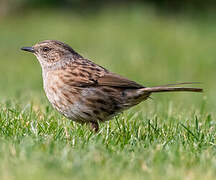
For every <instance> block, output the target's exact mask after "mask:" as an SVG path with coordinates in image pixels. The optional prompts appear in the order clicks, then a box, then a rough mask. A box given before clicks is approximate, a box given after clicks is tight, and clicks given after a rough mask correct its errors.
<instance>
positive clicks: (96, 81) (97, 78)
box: [64, 59, 143, 88]
mask: <svg viewBox="0 0 216 180" xmlns="http://www.w3.org/2000/svg"><path fill="white" fill-rule="evenodd" d="M81 60H82V61H81ZM81 60H80V61H78V62H76V63H73V65H72V67H70V68H68V69H67V70H66V72H67V73H66V74H67V75H66V74H65V70H64V78H66V77H68V78H69V81H70V85H71V86H77V87H90V86H110V87H119V88H143V86H142V85H140V84H138V83H136V82H134V81H131V80H129V79H127V78H124V77H122V76H120V75H118V74H115V73H111V72H109V71H107V70H106V69H104V68H103V67H101V66H98V65H97V64H94V63H92V62H90V61H88V60H86V59H81Z"/></svg>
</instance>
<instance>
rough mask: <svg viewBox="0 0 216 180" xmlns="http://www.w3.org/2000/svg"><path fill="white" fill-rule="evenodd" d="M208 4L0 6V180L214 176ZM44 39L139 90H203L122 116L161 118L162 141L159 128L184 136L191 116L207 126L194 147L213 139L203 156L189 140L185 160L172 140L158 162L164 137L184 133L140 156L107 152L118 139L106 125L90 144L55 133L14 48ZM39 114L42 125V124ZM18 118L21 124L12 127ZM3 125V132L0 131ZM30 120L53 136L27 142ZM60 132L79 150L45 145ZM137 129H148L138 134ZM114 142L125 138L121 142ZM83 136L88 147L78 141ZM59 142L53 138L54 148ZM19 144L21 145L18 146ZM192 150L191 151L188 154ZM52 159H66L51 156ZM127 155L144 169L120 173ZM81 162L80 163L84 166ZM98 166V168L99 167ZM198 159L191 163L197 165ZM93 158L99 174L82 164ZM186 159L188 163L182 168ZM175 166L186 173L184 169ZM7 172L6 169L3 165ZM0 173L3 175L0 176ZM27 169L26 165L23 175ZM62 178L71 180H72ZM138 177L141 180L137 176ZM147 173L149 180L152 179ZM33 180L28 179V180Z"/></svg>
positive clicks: (32, 2) (121, 148)
mask: <svg viewBox="0 0 216 180" xmlns="http://www.w3.org/2000/svg"><path fill="white" fill-rule="evenodd" d="M215 4H216V2H215V1H213V0H206V1H201V0H191V1H187V0H182V1H177V0H173V1H168V0H163V1H162V0H161V1H157V0H146V1H142V0H137V1H123V0H122V1H118V2H116V1H114V0H113V1H99V0H94V1H90V0H74V1H73V0H62V1H57V0H43V1H42V0H38V1H37V0H1V1H0V37H1V41H0V72H1V76H0V106H1V113H0V122H1V124H0V125H1V133H0V134H1V136H0V161H1V162H2V163H1V164H3V165H2V166H1V167H0V172H2V174H3V175H2V176H0V177H2V178H1V179H16V177H19V179H22V177H23V175H24V174H25V169H26V168H28V167H31V168H32V170H31V172H29V173H27V175H28V176H27V177H29V178H31V179H38V178H39V179H43V178H45V179H47V178H49V177H52V178H54V179H55V178H56V179H59V178H66V179H67V178H70V177H73V173H75V175H74V177H77V178H78V177H81V178H84V177H85V178H86V177H89V178H90V179H94V175H95V174H94V172H95V171H97V172H98V173H96V175H97V178H100V177H101V176H104V178H105V179H110V177H113V178H114V179H130V178H132V177H133V176H135V177H136V178H137V179H140V178H141V177H142V176H143V175H146V174H147V175H146V177H153V178H158V177H160V178H162V177H163V178H164V179H169V177H171V179H172V178H175V175H176V176H178V178H176V179H181V178H186V177H189V179H197V178H200V179H203V178H204V177H205V172H207V169H208V170H209V171H208V177H209V179H211V178H212V179H214V177H215V176H214V175H215V167H216V166H215V162H216V161H215V156H213V155H215V134H214V132H215V108H216V96H215V91H216V83H215V77H216V71H215V69H216V50H215V47H216V46H215V42H216V23H215V17H216V16H215V8H214V6H215ZM46 39H55V40H59V41H63V42H65V43H67V44H69V45H70V46H72V47H73V48H74V49H75V50H76V51H77V52H79V53H80V54H81V55H83V56H84V57H86V58H88V59H91V60H92V61H94V62H95V63H97V64H100V65H102V66H104V67H106V68H107V69H109V70H111V71H113V72H115V73H118V74H121V75H123V76H126V77H128V78H129V79H132V80H135V81H137V82H139V83H141V84H143V85H145V86H156V85H163V84H169V83H176V82H188V81H189V82H202V84H200V85H199V84H198V85H197V86H199V87H203V88H204V93H203V94H192V93H165V94H157V95H153V100H149V101H147V102H144V103H142V104H140V105H139V106H137V107H135V108H132V109H131V110H129V111H128V113H135V112H140V113H142V114H145V117H155V114H157V115H159V117H161V119H160V120H159V124H160V125H161V132H164V131H165V132H166V130H167V129H169V127H171V128H172V127H175V126H176V125H177V126H178V123H181V122H183V123H187V124H188V126H189V127H190V126H191V127H193V118H192V120H191V117H194V116H193V115H194V114H197V115H198V117H200V118H201V119H200V121H201V122H200V124H201V125H202V124H205V122H206V121H207V120H208V122H209V123H210V125H209V126H208V127H206V129H205V130H203V132H206V134H204V137H210V136H207V132H208V133H213V135H212V136H211V138H212V139H211V138H209V142H208V141H207V140H206V144H205V146H197V144H196V138H195V140H191V139H190V138H189V140H188V141H189V142H190V143H188V144H190V148H191V149H192V150H191V149H190V148H189V151H188V146H187V147H185V146H184V145H182V144H180V143H179V141H180V140H179V141H178V140H176V139H175V138H174V140H173V141H174V144H175V143H176V144H175V145H176V146H171V147H169V146H168V147H169V148H167V149H166V151H167V154H166V156H165V155H164V154H163V148H162V149H160V147H162V146H160V144H166V143H167V142H166V140H167V139H168V137H171V136H174V137H176V136H175V135H173V134H175V133H176V134H181V133H184V129H183V130H181V132H180V133H179V132H177V131H175V132H174V130H173V131H172V133H173V134H172V135H171V134H168V136H162V135H161V136H158V137H156V138H155V141H154V143H152V141H151V142H150V139H151V136H147V140H146V141H148V140H149V141H148V142H149V143H150V144H149V145H146V146H145V143H146V142H145V141H144V142H143V141H142V139H141V140H140V139H138V141H139V142H140V143H141V145H139V146H137V145H134V144H133V142H131V144H127V143H125V142H124V143H123V142H122V143H120V142H121V140H119V141H118V142H116V144H115V143H113V142H114V139H115V138H117V137H120V135H119V134H118V133H119V132H118V128H117V124H116V123H115V121H112V122H111V124H108V123H107V124H104V125H101V126H102V129H103V131H102V133H101V134H102V135H101V134H99V135H98V136H96V137H95V136H93V139H92V135H89V134H90V132H88V131H87V132H85V131H84V130H86V129H88V128H87V127H84V128H83V129H81V130H80V128H81V127H79V126H78V127H77V126H76V125H73V124H72V125H71V124H67V123H68V120H63V124H61V123H60V124H58V123H59V122H60V121H61V120H62V116H60V115H58V113H54V112H53V110H52V108H51V107H50V105H49V103H48V101H47V99H46V97H45V95H44V92H43V87H42V77H41V69H40V66H39V63H38V62H37V59H36V58H35V57H34V56H33V55H32V54H30V53H25V52H22V51H21V50H20V48H21V47H23V46H31V45H33V44H35V43H37V42H39V41H43V40H46ZM28 105H29V106H28ZM30 106H32V109H33V110H32V111H33V115H28V114H26V112H25V110H26V108H27V109H28V108H30ZM16 110H17V111H16ZM32 111H31V112H32ZM23 112H24V114H23V115H22V113H23ZM8 113H9V114H10V113H14V115H12V116H9V115H8ZM41 113H42V114H41ZM46 113H47V114H51V115H46ZM53 113H54V114H53ZM170 114H171V115H170ZM126 115H127V114H126ZM23 116H24V117H26V118H23V119H22V118H21V117H23ZM10 117H11V124H10V123H9V124H7V123H6V122H8V121H10ZM27 117H28V118H29V120H27ZM126 117H127V116H126ZM128 117H129V116H128ZM137 117H138V116H137ZM142 117H144V116H142ZM168 117H172V118H168ZM177 117H180V118H179V119H178V118H177ZM206 117H207V118H206ZM40 118H42V119H43V118H44V120H45V121H44V122H40V123H42V125H44V124H43V123H47V124H48V125H47V126H49V120H50V124H52V123H54V124H55V125H54V126H53V127H55V128H56V129H57V131H54V130H50V131H46V132H44V133H42V134H40V138H38V136H35V135H34V128H33V126H32V124H31V123H33V125H34V122H35V121H37V119H40ZM47 119H49V120H47ZM129 119H130V118H129ZM173 119H174V120H176V122H175V121H174V120H173ZM46 120H47V122H46ZM17 121H18V122H19V121H20V123H21V125H20V126H17V129H16V130H14V129H15V128H12V129H11V131H9V130H8V129H7V128H6V127H7V126H12V125H14V122H17ZM65 122H67V123H65ZM129 122H130V124H131V123H132V122H133V123H134V121H129ZM145 122H147V119H145V118H144V119H142V118H137V121H136V123H141V124H142V123H145ZM22 123H23V124H22ZM163 123H165V125H164V124H163ZM166 123H167V124H166ZM172 123H174V124H172ZM6 124H7V125H6ZM65 124H66V125H65ZM130 124H128V128H130ZM142 125H143V124H142ZM166 125H167V126H166ZM14 126H15V125H14ZM65 126H66V128H68V129H69V131H70V133H71V137H73V136H74V137H76V136H78V137H77V138H78V140H77V141H78V142H80V141H81V142H86V143H83V144H85V145H83V146H81V145H77V146H74V145H73V142H72V141H70V140H68V141H65V140H64V139H63V140H62V139H61V138H56V139H55V138H54V139H52V137H53V136H54V135H56V133H57V132H59V133H60V134H61V133H62V131H60V128H58V127H62V128H63V129H64V128H65ZM109 126H113V127H112V129H114V127H116V129H115V132H112V133H111V135H110V138H111V137H113V141H112V140H109V138H108V137H107V136H105V133H108V129H109V128H108V127H109ZM139 126H141V125H139ZM15 127H16V126H15ZM18 127H19V128H18ZM164 127H166V128H167V129H166V128H165V129H164ZM196 127H198V125H197V126H196ZM210 127H211V128H210ZM77 128H78V130H77ZM143 128H146V129H148V128H147V125H146V126H143ZM74 129H75V130H77V132H78V133H77V135H76V132H75V131H73V130H74ZM177 129H178V128H177ZM58 130H59V131H58ZM139 130H140V129H139ZM134 131H135V130H134ZM63 132H64V131H63ZM126 132H127V131H126ZM146 132H147V130H146V131H144V134H145V133H146ZM169 132H171V131H169ZM115 133H117V134H115ZM121 133H122V132H120V134H121ZM128 133H129V134H130V133H131V134H130V137H135V135H134V134H133V131H132V132H131V131H129V132H128ZM53 134H54V135H53ZM123 134H124V135H125V137H126V134H125V133H123ZM87 135H89V137H91V138H86V137H87ZM127 135H128V134H127ZM169 135H170V136H169ZM187 135H188V137H189V136H190V133H185V136H182V138H184V139H187ZM56 136H57V135H56ZM65 136H66V135H65V134H62V138H63V137H65ZM26 137H28V138H30V139H27V140H26V139H25V138H26ZM47 137H49V138H50V139H49V138H48V139H47ZM127 137H129V135H128V136H127ZM152 137H154V135H152ZM94 138H95V139H94ZM121 138H122V139H124V136H123V135H122V137H121ZM157 138H158V139H157ZM160 138H161V139H160ZM89 139H90V140H89ZM107 139H108V140H107ZM132 139H133V138H132ZM210 139H211V140H210ZM170 141H171V140H170ZM5 142H6V143H5ZM41 142H43V143H44V144H43V143H41ZM62 142H63V144H62ZM210 142H211V143H210ZM28 143H30V145H29V144H28ZM142 143H144V145H143V146H145V147H144V152H145V154H143V156H141V154H142V153H141V152H142V150H140V147H141V146H142ZM5 144H6V145H5ZM41 144H42V145H41ZM135 144H136V143H135ZM138 144H139V143H138ZM152 144H153V145H152ZM186 144H187V143H186ZM55 145H56V146H55ZM93 145H95V146H96V147H97V145H98V146H99V147H101V148H102V149H100V148H99V149H98V148H96V147H95V146H93ZM109 145H110V146H111V148H109V149H108V150H107V149H106V147H107V146H109ZM179 146H180V147H179ZM92 147H93V148H92ZM173 147H174V148H173ZM196 147H201V148H200V149H199V148H197V149H196ZM64 148H65V149H64ZM142 148H143V147H142ZM145 148H146V149H145ZM193 148H194V149H195V150H194V149H193ZM62 149H64V150H65V151H66V152H65V151H62V152H61V150H62ZM179 149H180V150H179ZM139 150H140V151H139ZM190 150H191V151H190ZM70 151H72V152H70ZM91 151H92V152H91ZM179 151H180V153H179ZM53 152H54V153H53ZM63 152H65V153H66V155H65V154H63V155H62V156H61V159H58V158H60V157H59V156H58V155H59V154H60V153H63ZM89 152H91V153H93V155H92V154H89ZM111 152H112V153H111ZM115 152H116V156H115V155H114V154H115ZM131 152H135V153H134V154H133V157H136V156H137V154H139V157H140V158H141V160H140V161H142V160H143V159H142V158H144V160H143V161H145V160H146V159H150V160H149V162H152V164H151V163H150V165H149V164H148V163H147V165H146V164H145V163H143V164H142V163H141V164H142V165H141V166H140V165H139V163H138V164H136V163H135V165H134V164H133V163H132V164H131V165H130V159H133V157H132V155H131ZM152 152H154V153H156V152H158V153H160V154H154V153H152ZM67 153H68V154H67ZM70 153H72V155H79V156H78V157H77V158H78V159H76V158H75V160H74V159H70V157H71V156H70V155H71V154H70ZM73 153H75V154H73ZM80 153H81V155H83V156H81V155H80ZM82 153H83V154H82ZM94 153H96V155H95V154H94ZM136 153H137V154H136ZM140 153H141V154H140ZM164 153H165V152H164ZM169 153H170V154H169ZM178 153H179V154H178ZM5 154H6V155H7V156H5ZM44 154H45V155H44ZM85 154H88V156H87V157H86V159H87V160H86V159H85ZM98 154H99V155H98ZM194 154H195V155H194ZM64 155H65V156H64ZM97 155H98V156H99V157H98V156H97ZM100 155H101V156H100ZM178 155H179V156H180V157H183V159H181V158H180V159H178V160H177V161H175V160H176V159H175V158H174V157H178ZM193 155H194V156H193ZM35 156H36V157H37V158H36V159H35ZM92 156H93V160H92ZM95 156H97V157H95ZM102 156H103V158H104V159H103V160H101V159H100V158H101V157H102ZM68 157H69V158H68ZM73 157H74V156H73ZM198 157H200V158H201V159H199V160H197V159H196V158H198ZM64 158H65V159H67V160H65V159H64ZM94 158H96V160H95V161H96V164H97V162H99V166H100V167H102V169H100V167H98V166H97V165H95V164H94V163H93V164H94V165H95V166H91V164H90V165H89V164H88V162H89V163H90V162H91V163H92V161H93V162H95V161H94ZM97 158H99V160H98V159H97ZM115 158H119V159H115ZM190 158H191V159H192V160H191V161H189V159H190ZM193 158H194V159H193ZM202 158H203V159H202ZM89 159H90V160H89ZM173 159H174V160H173ZM91 160H92V161H91ZM97 160H98V161H97ZM106 160H107V161H106ZM151 160H152V161H151ZM187 160H188V161H187ZM193 160H194V161H193ZM86 161H88V162H86ZM185 161H187V163H184V162H185ZM207 161H208V162H209V164H207V165H208V166H207V165H206V164H205V165H206V166H204V165H203V164H202V163H203V162H207ZM7 162H10V163H8V164H7ZM44 162H46V163H44ZM107 162H108V164H109V163H110V164H109V165H110V167H112V166H113V167H114V166H116V167H118V165H119V164H118V163H120V164H121V166H120V169H119V171H118V169H117V170H116V171H114V172H115V173H114V174H113V175H112V171H113V170H112V168H111V169H109V168H107V167H109V165H107V164H106V163H107ZM135 162H139V159H136V160H135ZM147 162H148V160H147ZM4 163H6V167H4ZM34 163H36V165H33V164H34ZM70 163H72V164H70ZM77 163H78V165H77ZM20 164H21V166H20V167H19V165H20ZM56 164H59V166H58V165H56ZM74 164H75V165H77V167H75V169H73V168H74ZM86 164H87V165H86ZM157 164H158V166H157ZM148 165H149V166H148ZM154 165H155V166H154ZM165 165H167V167H169V168H170V171H171V172H172V173H171V172H166V173H165V174H164V170H163V166H165ZM41 166H42V167H43V168H44V169H43V170H41V169H40V167H41ZM81 166H83V167H86V168H87V169H88V168H89V169H90V170H92V171H89V172H90V173H87V170H86V171H85V170H84V169H83V171H84V174H81V175H80V174H79V173H78V172H76V168H78V169H79V167H81ZM72 167H73V168H72ZM191 167H193V168H191ZM207 167H210V168H207ZM61 168H62V169H61ZM92 168H93V169H92ZM103 168H104V169H103ZM137 168H138V169H137ZM139 168H141V170H140V169H139ZM154 168H155V169H154ZM190 168H191V169H190ZM205 168H206V169H205ZM57 169H58V170H57ZM65 169H66V170H65ZM124 169H125V171H124ZM134 169H136V171H134ZM149 169H150V170H149ZM188 169H190V170H191V171H188ZM71 170H73V171H71ZM47 171H48V173H47ZM70 171H71V172H73V173H72V175H71V174H70V173H71V172H70ZM143 171H144V174H142V172H143ZM3 172H4V173H3ZM152 172H154V173H155V174H154V175H152V174H151V173H152ZM55 173H56V175H55ZM64 173H65V174H66V175H65V176H64ZM133 173H134V174H133ZM175 173H176V174H175ZM123 174H124V175H123ZM33 175H36V176H34V178H33V177H32V176H33ZM78 179H79V178H78Z"/></svg>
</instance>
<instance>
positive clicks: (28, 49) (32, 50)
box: [21, 47, 35, 53]
mask: <svg viewBox="0 0 216 180" xmlns="http://www.w3.org/2000/svg"><path fill="white" fill-rule="evenodd" d="M21 50H23V51H28V52H31V53H34V52H35V50H34V48H33V47H22V48H21Z"/></svg>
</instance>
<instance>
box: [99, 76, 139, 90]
mask: <svg viewBox="0 0 216 180" xmlns="http://www.w3.org/2000/svg"><path fill="white" fill-rule="evenodd" d="M97 83H98V85H99V86H111V87H120V88H143V86H142V85H140V84H138V83H136V82H134V81H131V80H129V79H126V78H124V77H122V76H120V75H118V74H114V73H107V74H104V75H103V76H102V77H99V78H98V80H97Z"/></svg>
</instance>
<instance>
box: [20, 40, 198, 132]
mask: <svg viewBox="0 0 216 180" xmlns="http://www.w3.org/2000/svg"><path fill="white" fill-rule="evenodd" d="M21 49H22V50H24V51H29V52H32V53H33V54H34V55H35V56H36V57H37V59H38V61H39V63H40V65H41V67H42V75H43V86H44V90H45V93H46V96H47V98H48V100H49V101H50V103H51V104H52V105H53V107H54V108H55V109H57V110H58V111H59V112H60V113H61V114H63V115H64V116H66V117H67V118H69V119H72V120H74V121H76V122H79V123H90V125H91V127H92V129H93V130H94V131H98V129H99V125H98V122H104V121H106V120H109V119H110V118H111V117H113V116H114V115H115V114H117V113H119V112H121V111H123V110H125V109H128V108H130V107H132V106H134V105H137V104H139V103H140V102H142V101H144V100H146V99H147V98H148V97H149V96H150V95H151V93H156V92H167V91H193V92H202V89H201V88H186V87H170V86H168V85H167V86H158V87H144V86H142V85H140V84H138V83H136V82H134V81H131V80H128V79H126V78H124V77H122V76H120V75H117V74H115V73H112V72H110V71H108V70H107V69H105V68H103V67H101V66H99V65H97V64H95V63H93V62H91V61H90V60H88V59H85V58H83V57H82V56H81V55H79V54H78V53H77V52H75V51H74V50H73V49H72V48H71V47H70V46H68V45H66V44H64V43H62V42H59V41H56V40H46V41H43V42H40V43H38V44H36V45H34V46H33V47H23V48H21ZM182 84H186V83H182Z"/></svg>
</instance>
